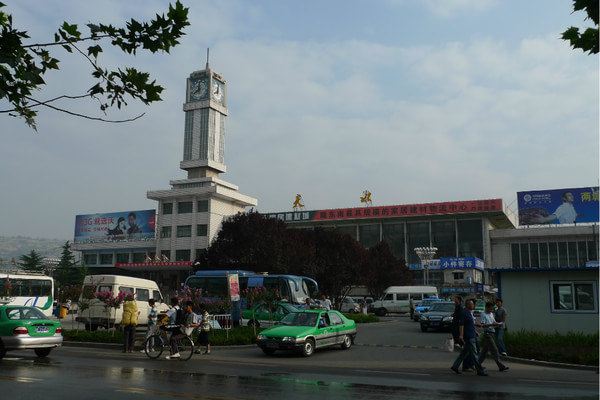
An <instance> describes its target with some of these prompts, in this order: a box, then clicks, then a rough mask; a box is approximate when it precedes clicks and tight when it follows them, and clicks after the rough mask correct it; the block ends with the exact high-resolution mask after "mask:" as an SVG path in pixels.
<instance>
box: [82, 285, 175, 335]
mask: <svg viewBox="0 0 600 400" xmlns="http://www.w3.org/2000/svg"><path fill="white" fill-rule="evenodd" d="M103 291H109V292H112V293H113V295H115V294H117V293H119V292H126V293H132V294H134V295H135V300H136V303H137V307H138V310H139V311H140V316H139V319H138V324H139V325H146V324H147V323H148V308H149V306H148V300H150V299H154V300H155V301H156V308H157V310H158V312H159V313H163V312H166V311H167V310H168V309H169V306H168V305H167V304H165V303H164V302H163V297H162V294H161V293H160V290H159V289H158V285H157V284H156V282H154V281H151V280H149V279H141V278H132V277H130V276H121V275H88V276H86V277H85V278H84V279H83V288H82V291H81V296H80V300H79V301H82V300H84V299H87V300H89V302H90V307H89V308H88V309H87V310H86V311H85V312H82V313H81V314H79V315H78V316H77V318H76V321H78V322H82V323H84V324H85V325H86V328H88V329H90V330H92V331H94V330H96V329H98V327H99V326H103V327H105V328H108V327H109V326H113V325H114V324H115V323H119V322H120V321H121V319H122V316H123V307H120V308H117V309H116V310H115V311H114V312H113V313H112V314H111V315H110V316H108V315H107V314H106V309H105V308H104V303H102V302H101V301H100V300H97V299H95V298H94V294H95V293H97V292H103Z"/></svg>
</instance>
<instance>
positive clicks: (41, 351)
mask: <svg viewBox="0 0 600 400" xmlns="http://www.w3.org/2000/svg"><path fill="white" fill-rule="evenodd" d="M34 351H35V355H36V356H38V357H48V355H49V354H50V352H51V351H52V348H51V347H45V348H43V349H35V350H34Z"/></svg>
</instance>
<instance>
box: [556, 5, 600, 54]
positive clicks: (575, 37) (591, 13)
mask: <svg viewBox="0 0 600 400" xmlns="http://www.w3.org/2000/svg"><path fill="white" fill-rule="evenodd" d="M576 11H585V12H586V13H587V17H586V18H585V19H586V20H591V21H592V22H593V23H594V25H595V26H596V27H595V28H593V27H590V28H587V29H586V30H585V31H583V32H580V31H579V28H577V27H574V26H572V27H570V28H569V29H567V30H566V31H564V32H563V34H562V38H563V39H564V40H568V41H569V43H570V44H571V46H572V47H573V48H574V49H581V50H583V52H587V53H589V54H598V51H599V50H600V49H599V48H598V39H599V37H598V0H573V12H576Z"/></svg>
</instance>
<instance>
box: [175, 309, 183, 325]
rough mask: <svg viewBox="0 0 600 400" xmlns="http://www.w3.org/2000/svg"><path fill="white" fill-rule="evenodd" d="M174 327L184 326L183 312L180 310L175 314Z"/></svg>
mask: <svg viewBox="0 0 600 400" xmlns="http://www.w3.org/2000/svg"><path fill="white" fill-rule="evenodd" d="M175 325H185V311H184V310H183V309H182V308H179V309H178V310H177V313H176V314H175Z"/></svg>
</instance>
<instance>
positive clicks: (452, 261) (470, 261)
mask: <svg viewBox="0 0 600 400" xmlns="http://www.w3.org/2000/svg"><path fill="white" fill-rule="evenodd" d="M471 268H476V269H481V270H482V269H483V260H481V259H479V258H476V257H441V258H440V269H471Z"/></svg>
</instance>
